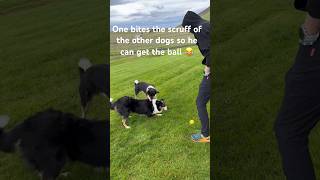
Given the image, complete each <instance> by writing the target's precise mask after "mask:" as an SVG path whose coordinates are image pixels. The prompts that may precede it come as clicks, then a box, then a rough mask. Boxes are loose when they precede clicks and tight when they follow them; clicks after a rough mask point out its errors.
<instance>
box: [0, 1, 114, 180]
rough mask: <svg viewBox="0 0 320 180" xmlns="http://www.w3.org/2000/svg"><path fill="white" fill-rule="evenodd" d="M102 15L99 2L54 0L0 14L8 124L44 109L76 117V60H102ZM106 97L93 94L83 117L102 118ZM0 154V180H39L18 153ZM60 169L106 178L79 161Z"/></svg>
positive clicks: (3, 106) (1, 109) (2, 102)
mask: <svg viewBox="0 0 320 180" xmlns="http://www.w3.org/2000/svg"><path fill="white" fill-rule="evenodd" d="M17 2H18V1H17ZM24 2H25V1H20V2H19V4H20V5H21V6H24V4H23V3H24ZM21 3H22V4H21ZM30 3H31V2H30ZM35 4H37V3H35ZM106 19H107V17H106V3H105V2H104V1H99V0H93V1H90V3H88V1H85V0H70V1H60V0H53V1H50V3H49V4H43V5H41V6H38V5H35V6H29V5H28V6H26V7H25V8H23V9H16V10H15V11H11V12H10V13H8V14H5V15H0V34H1V43H0V76H1V77H2V79H1V81H0V86H1V88H0V94H1V96H0V114H8V115H9V116H10V118H11V121H10V123H9V125H8V127H9V128H10V127H13V126H14V125H16V124H18V123H20V122H21V121H23V120H24V119H26V117H28V116H30V115H32V114H34V113H36V112H38V111H41V110H43V109H47V108H55V109H59V110H62V111H65V112H71V113H74V114H76V115H80V99H79V94H78V84H79V72H78V67H77V64H78V61H79V58H81V57H88V58H89V59H91V60H92V62H93V63H106V52H107V49H106V48H107V46H106V44H107V42H106V38H107V29H108V28H107V27H106ZM105 101H106V99H105V98H102V97H100V96H97V97H95V98H94V99H93V101H92V102H91V103H90V107H89V113H88V117H89V118H93V119H104V118H105V117H106V114H107V112H108V111H107V109H106V102H105ZM0 154H1V156H0V164H1V166H0V179H24V180H34V179H38V175H37V173H35V172H34V171H32V170H31V169H30V168H28V166H27V165H26V164H25V162H24V161H23V160H22V159H21V156H20V154H19V153H14V154H6V153H0ZM63 171H69V172H71V173H70V175H69V176H68V177H60V178H59V179H60V180H62V179H66V180H67V179H68V180H73V179H77V180H87V179H90V180H91V179H92V180H101V179H105V173H104V172H103V171H99V170H95V169H94V168H92V167H90V166H87V165H84V164H80V163H72V164H68V165H67V166H66V168H65V169H64V170H63Z"/></svg>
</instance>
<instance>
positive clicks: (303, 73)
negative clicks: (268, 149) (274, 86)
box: [275, 42, 320, 180]
mask: <svg viewBox="0 0 320 180" xmlns="http://www.w3.org/2000/svg"><path fill="white" fill-rule="evenodd" d="M319 119H320V48H319V42H317V43H316V44H315V45H314V46H302V45H301V46H300V48H299V51H298V54H297V56H296V60H295V63H294V65H293V66H292V67H291V69H290V70H289V71H288V72H287V74H286V78H285V95H284V99H283V103H282V106H281V108H280V112H279V114H278V118H277V120H276V122H275V133H276V137H277V141H278V146H279V151H280V154H281V157H282V165H283V170H284V173H285V175H286V177H287V179H288V180H314V179H315V173H314V169H313V164H312V160H311V157H310V153H309V147H308V136H309V134H310V131H311V129H312V128H313V127H314V126H315V125H316V123H317V122H318V121H319Z"/></svg>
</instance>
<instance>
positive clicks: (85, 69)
mask: <svg viewBox="0 0 320 180" xmlns="http://www.w3.org/2000/svg"><path fill="white" fill-rule="evenodd" d="M79 71H80V86H79V93H80V98H81V107H82V108H81V110H82V118H84V117H85V116H86V112H87V105H88V102H89V101H90V100H91V99H92V97H93V96H94V95H96V94H99V93H101V94H103V95H105V96H108V97H110V88H109V87H110V85H109V84H110V78H109V77H110V75H109V73H110V66H109V65H108V64H97V65H92V64H91V62H90V61H89V60H88V59H85V58H83V59H80V61H79Z"/></svg>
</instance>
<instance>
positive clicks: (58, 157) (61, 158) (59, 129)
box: [0, 110, 110, 180]
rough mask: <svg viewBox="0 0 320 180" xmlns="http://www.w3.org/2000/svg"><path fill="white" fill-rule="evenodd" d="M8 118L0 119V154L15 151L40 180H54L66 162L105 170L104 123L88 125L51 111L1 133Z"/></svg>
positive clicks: (74, 118) (86, 122)
mask: <svg viewBox="0 0 320 180" xmlns="http://www.w3.org/2000/svg"><path fill="white" fill-rule="evenodd" d="M8 119H9V118H4V116H2V118H0V150H1V151H4V152H14V151H15V149H16V146H18V147H19V150H20V152H21V153H22V156H23V157H24V158H25V159H26V160H27V162H28V163H29V164H30V165H32V166H33V167H34V168H35V169H36V170H37V171H39V173H40V175H41V177H42V180H54V179H56V178H57V177H58V175H59V174H60V171H61V169H62V168H63V166H64V165H65V164H66V162H67V161H68V160H69V161H79V162H83V163H86V164H89V165H92V166H96V167H109V164H108V162H109V159H110V158H109V153H108V149H109V148H108V147H107V145H109V139H107V127H108V124H109V123H107V122H106V121H89V120H86V119H82V118H78V117H75V116H74V115H72V114H68V113H63V112H60V111H55V110H46V111H43V112H39V113H37V114H35V115H34V116H32V117H30V118H28V119H26V120H25V121H23V122H22V123H21V124H19V125H17V126H15V127H14V128H13V129H11V130H10V131H4V129H3V128H4V126H5V125H6V124H7V121H8Z"/></svg>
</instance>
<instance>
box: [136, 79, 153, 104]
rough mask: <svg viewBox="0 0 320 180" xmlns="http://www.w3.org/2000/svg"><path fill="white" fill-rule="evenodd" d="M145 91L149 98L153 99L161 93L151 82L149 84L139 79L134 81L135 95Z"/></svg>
mask: <svg viewBox="0 0 320 180" xmlns="http://www.w3.org/2000/svg"><path fill="white" fill-rule="evenodd" d="M141 91H143V92H144V93H145V94H146V96H147V98H148V99H149V100H152V99H154V98H155V96H156V94H157V93H159V91H158V90H157V89H156V88H155V87H154V86H153V85H151V84H148V83H146V82H139V81H138V80H135V81H134V94H135V97H137V95H138V94H139V92H141Z"/></svg>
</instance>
